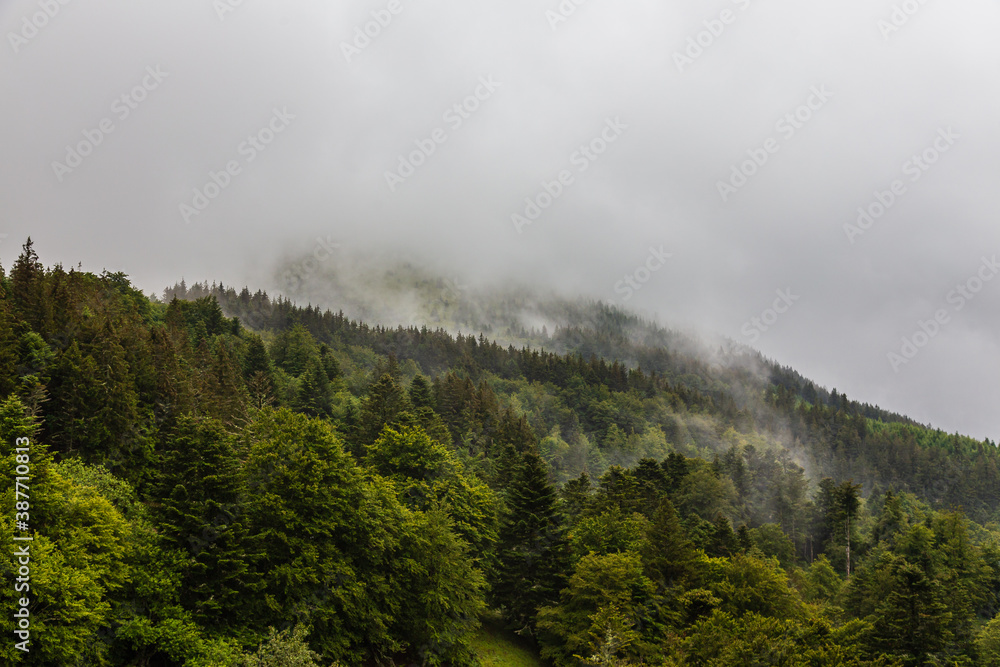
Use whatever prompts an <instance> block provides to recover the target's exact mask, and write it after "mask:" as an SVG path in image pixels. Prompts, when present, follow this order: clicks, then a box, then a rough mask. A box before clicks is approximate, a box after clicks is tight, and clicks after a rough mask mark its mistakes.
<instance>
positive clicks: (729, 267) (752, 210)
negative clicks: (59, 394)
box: [0, 0, 1000, 440]
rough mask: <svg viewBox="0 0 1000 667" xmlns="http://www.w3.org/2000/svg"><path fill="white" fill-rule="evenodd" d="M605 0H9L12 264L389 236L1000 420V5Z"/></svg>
mask: <svg viewBox="0 0 1000 667" xmlns="http://www.w3.org/2000/svg"><path fill="white" fill-rule="evenodd" d="M62 1H63V2H66V0H62ZM576 2H580V0H576V1H575V2H574V1H573V0H565V1H564V2H562V3H561V4H560V2H558V0H532V1H530V2H529V1H528V0H503V1H501V0H485V1H480V2H464V3H457V2H453V3H444V2H437V1H434V0H421V1H420V2H411V1H408V0H398V1H394V2H389V0H385V1H382V0H375V1H370V2H369V1H365V2H337V3H331V2H319V1H315V0H314V1H301V2H291V1H285V2H275V1H271V2H266V1H265V0H243V1H242V2H239V0H217V1H216V2H214V3H213V2H212V0H199V1H198V2H195V1H193V0H170V2H156V3H153V2H135V0H131V1H128V2H126V1H124V0H92V1H90V2H82V1H77V2H72V1H69V2H66V4H61V3H60V1H59V0H34V1H28V0H5V1H4V2H2V3H0V28H2V31H3V35H4V40H3V44H0V149H2V155H3V160H2V161H0V212H2V214H0V234H6V237H4V238H3V240H2V241H0V260H2V262H3V264H4V266H7V267H9V266H10V264H11V263H12V262H13V260H14V258H15V257H16V255H17V252H18V249H19V246H20V244H21V243H22V242H23V240H24V238H25V237H26V236H28V235H29V234H30V235H31V236H32V237H33V238H34V239H35V240H36V242H37V247H38V249H39V252H40V254H41V256H42V259H43V260H44V261H45V262H47V263H53V262H57V261H59V262H63V263H64V264H66V265H70V264H73V265H75V264H76V263H77V262H78V261H81V262H83V265H84V268H86V269H89V270H94V271H100V270H101V269H102V268H104V267H107V268H109V269H111V270H121V271H125V272H126V273H128V274H129V275H130V276H131V277H132V278H133V280H134V281H136V282H137V284H138V285H139V286H141V287H142V288H143V289H144V290H145V291H147V292H154V291H155V292H157V293H158V292H159V291H160V290H161V289H162V287H163V286H165V285H166V284H168V283H172V282H174V281H175V280H176V279H179V278H180V277H181V276H184V277H186V278H187V279H188V281H189V282H190V281H193V280H196V279H201V278H208V279H209V280H213V279H220V280H223V281H225V282H227V283H231V284H243V283H248V284H249V285H250V286H251V287H263V288H268V287H271V286H273V284H274V280H275V278H274V274H275V267H276V265H277V264H278V262H279V261H280V260H282V259H283V258H287V257H290V256H296V255H297V254H302V253H305V254H309V253H314V254H316V255H317V256H321V257H327V253H326V252H325V251H324V250H323V249H322V244H320V243H319V242H318V241H317V239H323V241H324V242H325V243H326V244H328V245H329V244H339V246H340V248H339V250H338V252H341V253H347V254H350V255H363V254H365V253H369V252H371V251H373V250H374V249H382V250H385V249H388V250H390V251H392V252H396V253H400V254H403V255H405V256H407V257H409V258H411V259H412V260H413V261H416V262H422V263H427V264H429V265H432V266H433V267H435V269H436V270H440V271H442V272H444V273H447V274H454V275H461V276H466V278H465V279H467V280H471V281H478V282H481V283H498V282H501V281H506V280H511V279H517V280H520V281H523V282H529V283H532V284H537V285H544V286H556V287H557V288H559V289H561V290H563V291H565V292H567V293H582V294H586V295H590V296H593V297H595V298H600V299H604V300H606V301H609V302H613V303H619V304H621V305H624V306H629V307H635V308H638V309H640V310H642V311H644V312H648V313H657V314H658V315H659V316H660V317H661V319H662V320H663V321H664V322H665V323H667V324H670V323H677V324H683V325H685V326H686V325H691V324H693V325H696V326H699V327H701V328H704V329H708V330H712V331H717V332H721V333H723V334H726V335H729V336H731V337H732V338H733V339H735V340H737V341H740V342H745V343H749V344H752V345H753V346H755V347H757V348H758V349H760V350H762V351H763V352H764V353H765V354H767V355H768V356H771V357H773V358H775V359H777V360H778V361H780V362H781V363H783V364H787V365H791V366H793V367H795V368H796V369H797V370H799V371H800V372H802V373H803V374H805V375H807V376H809V377H812V378H813V379H815V380H816V381H817V382H819V383H821V384H823V385H825V386H827V387H836V388H837V389H838V390H840V391H846V392H847V393H848V395H849V396H851V397H852V398H855V399H858V400H863V401H869V402H872V403H878V404H880V405H881V406H883V407H885V408H889V409H894V410H898V411H901V412H904V413H906V414H909V415H910V416H912V417H914V418H916V419H918V420H921V421H924V422H931V423H933V424H934V425H935V426H939V427H941V428H944V429H946V430H949V431H955V430H958V431H961V432H965V433H970V434H972V435H975V436H979V437H990V438H992V439H994V440H996V439H997V438H998V437H1000V411H998V410H997V404H998V398H1000V390H998V389H997V381H996V379H997V377H998V376H1000V349H998V344H997V336H996V332H997V330H998V324H1000V308H998V307H997V305H998V302H1000V280H984V278H987V277H988V278H990V279H992V278H993V277H994V273H995V272H996V271H997V270H1000V267H997V268H994V267H993V266H992V265H991V264H990V262H989V261H987V263H986V264H985V265H984V258H985V259H986V260H992V258H993V257H994V256H1000V228H998V226H997V224H996V221H997V213H998V209H1000V206H998V201H997V196H996V193H997V186H996V183H997V180H998V177H1000V161H998V159H997V154H998V150H1000V124H998V123H997V118H998V117H1000V93H998V87H1000V41H998V40H997V39H996V33H997V24H998V23H1000V5H998V3H996V2H995V1H993V0H964V1H961V2H943V1H940V0H929V1H927V2H924V3H922V4H921V3H919V2H917V0H907V1H906V2H903V1H902V0H840V1H839V2H820V3H804V2H801V1H798V2H796V1H793V0H737V1H736V2H733V1H731V0H713V1H711V2H676V3H669V2H653V1H651V0H615V1H614V2H612V1H611V0H586V1H584V2H581V3H580V4H579V6H577V4H576ZM237 3H238V5H239V6H236V7H233V6H231V5H235V4H237ZM908 12H909V13H908ZM376 21H381V23H383V24H385V25H384V26H383V25H379V24H378V23H376ZM893 21H895V22H893ZM366 28H367V30H368V31H369V32H370V33H371V34H374V35H375V36H374V37H367V38H365V37H360V38H359V37H358V35H359V34H360V35H362V36H363V35H364V31H365V30H366ZM699 42H700V45H699ZM345 44H347V45H349V46H348V47H345ZM456 104H457V105H459V110H455V108H454V107H455V105H456ZM435 140H436V141H435ZM421 146H422V147H423V148H422V150H423V153H421V152H420V151H421ZM431 149H433V152H432V150H431ZM583 149H586V151H584V150H583ZM413 151H418V152H417V153H416V154H412V153H413ZM425 153H429V155H425ZM411 154H412V155H411ZM401 156H402V157H403V159H405V160H406V162H407V163H408V164H404V165H402V166H401V164H400V159H401ZM411 158H412V160H411ZM914 158H916V159H914ZM412 163H416V164H417V165H418V166H413V165H412ZM410 166H413V170H412V173H411V172H410V170H409V169H410ZM227 169H228V170H229V171H228V172H227ZM734 170H735V173H734ZM741 170H742V172H743V173H740V171H741ZM387 172H393V173H395V176H392V177H387V175H386V174H387ZM212 174H214V182H213V176H212ZM748 174H749V175H748ZM560 178H561V179H562V182H561V183H560ZM720 183H724V184H727V185H720ZM545 184H547V186H548V192H547V191H546V189H545V187H546V186H545ZM196 189H197V190H198V191H199V193H200V194H196V193H195V190H196ZM894 189H895V192H893V190H894ZM201 197H204V199H201ZM526 198H527V199H531V200H533V201H534V205H541V206H545V208H544V209H542V208H541V206H540V207H539V209H538V210H537V211H536V210H534V209H533V208H532V205H530V204H529V203H528V202H526ZM880 199H881V202H880V201H879V200H880ZM182 205H184V206H187V207H189V208H182ZM859 207H861V208H862V209H867V210H869V211H870V214H871V215H872V217H871V219H870V220H868V219H862V221H861V224H860V225H859V224H858V223H857V220H858V217H859V212H858V209H859ZM199 209H201V210H199ZM515 214H516V215H520V216H523V218H519V219H516V220H512V215H515ZM536 214H537V215H536ZM531 218H534V219H531ZM845 225H855V227H854V228H851V227H847V228H845ZM667 255H669V257H667ZM326 261H334V260H326ZM650 269H653V270H650ZM977 274H978V275H977ZM626 276H630V280H631V281H632V283H633V285H634V287H630V286H629V285H628V283H627V282H626V281H625V277H626ZM959 286H961V290H959V289H958V287H959ZM636 287H637V288H638V289H636ZM963 290H964V292H963ZM779 291H782V292H783V293H784V298H782V297H780V296H779V295H778V292H779ZM626 296H628V299H627V300H625V297H626ZM326 305H329V306H332V307H336V304H326ZM774 306H777V309H779V310H782V311H784V312H782V313H780V314H779V313H777V312H776V311H775V312H768V309H770V308H772V307H774ZM935 317H937V321H936V322H935V321H934V320H935ZM753 318H763V319H762V320H761V322H760V324H761V325H762V326H758V324H757V323H755V322H754V321H753ZM766 322H771V324H766ZM921 322H924V325H923V329H922V328H921V324H920V323H921ZM765 327H766V329H767V330H766V331H765V330H764V328H765ZM925 332H926V333H925ZM931 334H933V335H931ZM904 337H906V338H907V339H908V340H909V341H911V342H912V343H913V347H912V348H910V347H909V346H908V345H904V343H903V338H904ZM914 339H915V340H914ZM890 353H894V354H896V355H899V356H898V357H897V358H894V360H890V357H889V356H888V355H889V354H890ZM907 355H908V356H907ZM904 361H905V363H904ZM894 366H895V367H894Z"/></svg>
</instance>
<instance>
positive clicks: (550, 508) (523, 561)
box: [493, 453, 568, 634]
mask: <svg viewBox="0 0 1000 667" xmlns="http://www.w3.org/2000/svg"><path fill="white" fill-rule="evenodd" d="M556 502H557V495H556V490H555V487H553V485H552V483H551V482H549V479H548V473H547V471H546V469H545V463H544V462H543V461H542V459H541V458H539V457H538V456H537V455H536V454H532V453H526V454H524V455H523V456H522V463H521V466H520V467H519V469H518V470H517V472H516V473H515V475H514V479H513V483H512V485H511V488H510V489H509V492H508V496H507V512H506V515H505V517H504V522H503V525H502V527H501V529H500V544H499V566H498V568H497V573H496V575H495V581H494V584H493V601H494V604H495V605H496V606H497V607H499V608H500V609H501V610H502V613H503V616H504V620H505V621H506V623H507V625H508V627H510V628H512V629H514V630H517V631H519V632H526V633H528V634H532V633H533V632H534V625H535V617H536V615H537V613H538V610H539V609H540V608H541V607H543V606H545V605H548V604H552V603H554V602H555V601H556V600H557V599H558V596H559V591H560V590H561V589H562V588H563V585H564V583H565V581H566V570H567V565H568V563H567V553H568V552H567V546H566V541H565V538H564V535H563V528H562V525H561V522H560V519H559V514H558V512H557V510H556Z"/></svg>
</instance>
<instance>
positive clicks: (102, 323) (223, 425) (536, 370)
mask: <svg viewBox="0 0 1000 667" xmlns="http://www.w3.org/2000/svg"><path fill="white" fill-rule="evenodd" d="M323 305H324V308H319V307H313V306H311V305H310V306H307V307H302V306H299V305H295V304H294V303H292V302H290V301H288V300H285V299H283V298H276V299H272V298H270V297H269V296H268V295H267V294H265V293H264V292H262V291H257V292H251V291H250V290H249V289H248V288H243V289H241V290H237V289H233V288H227V287H223V286H220V285H211V286H209V285H203V284H196V285H194V286H192V287H188V286H187V285H186V284H178V285H175V286H173V287H170V288H168V289H167V290H166V291H165V292H164V294H163V297H162V298H157V299H150V298H149V297H147V296H145V295H143V294H142V293H141V292H140V291H138V290H137V289H135V288H134V287H133V286H132V285H131V284H130V282H129V280H128V278H127V277H126V276H125V275H123V274H120V273H108V272H105V273H103V274H101V275H94V274H92V273H87V272H84V271H81V270H75V269H70V270H68V271H67V270H64V269H63V268H62V267H60V266H55V267H52V268H46V267H44V266H43V264H42V263H41V262H40V261H39V259H38V257H37V255H36V254H35V250H34V248H33V247H32V245H31V243H30V240H29V242H28V243H27V244H26V245H25V246H24V250H23V252H22V254H21V256H20V257H19V258H18V260H17V261H16V263H15V264H14V265H13V266H12V267H11V268H10V270H9V272H7V271H3V270H2V269H0V399H2V403H0V439H2V444H0V447H2V450H0V451H2V453H3V456H4V460H5V464H4V468H3V470H4V473H3V474H4V485H3V487H2V492H3V494H4V503H5V507H7V508H8V511H7V512H5V513H3V514H2V517H3V518H2V521H3V523H4V530H3V539H4V549H5V552H6V553H8V554H12V553H14V551H15V548H16V547H15V545H20V544H21V543H20V542H14V536H15V534H17V535H21V534H22V531H21V530H20V529H18V530H15V529H16V528H17V526H16V525H15V514H14V511H13V510H12V509H11V508H15V476H16V474H19V473H15V471H16V470H17V465H18V464H19V463H20V462H21V459H19V458H18V456H22V454H21V453H20V452H18V451H17V445H16V443H17V442H19V441H18V440H17V439H18V438H27V439H28V440H29V441H30V442H31V446H30V466H31V480H30V487H31V491H30V515H31V519H30V532H31V535H32V536H33V538H34V539H33V541H32V542H31V553H32V559H31V580H30V591H27V592H16V591H15V588H14V587H13V585H7V586H6V587H5V588H4V591H3V599H4V604H5V607H6V608H7V609H15V608H16V607H17V604H18V598H20V597H22V596H23V595H28V596H29V600H30V604H29V605H28V609H29V610H30V615H31V616H30V617H31V634H30V652H25V651H22V650H19V649H18V648H16V647H15V643H14V640H12V639H10V638H11V637H14V636H15V635H14V634H12V633H13V630H14V629H15V627H16V626H15V625H14V619H13V617H12V616H11V615H10V614H8V615H7V616H6V617H5V618H6V619H7V620H6V621H4V623H5V624H6V631H5V635H6V636H7V637H8V641H6V642H5V643H3V644H2V645H0V661H2V662H4V664H33V665H34V664H37V665H53V666H60V667H61V666H64V665H148V666H153V665H191V666H202V665H204V666H209V665H234V666H235V665H275V666H277V665H330V664H334V663H338V664H341V665H378V664H381V665H389V664H398V665H409V664H417V665H474V664H476V656H475V652H474V651H473V649H472V646H473V644H472V638H473V636H474V633H475V632H476V629H477V628H478V626H479V623H480V619H481V618H482V617H483V616H484V614H486V613H487V612H488V611H492V612H497V613H499V614H500V615H501V617H502V619H503V622H504V623H505V624H506V625H507V627H508V628H510V629H512V630H514V631H516V632H518V633H519V634H521V635H522V636H523V637H524V638H525V639H526V640H528V641H529V642H530V643H531V644H532V645H533V646H535V647H536V648H537V650H538V651H539V653H540V655H541V656H542V657H543V658H544V659H545V660H547V661H549V662H550V663H551V664H555V665H560V666H562V665H672V666H687V665H691V666H694V665H711V666H719V667H722V666H730V665H753V664H758V665H796V666H798V665H813V666H833V665H908V666H909V665H928V664H932V665H956V664H957V665H997V664H1000V621H994V620H993V619H994V616H996V614H997V612H998V611H1000V543H998V539H1000V528H998V527H997V524H996V521H997V518H998V510H1000V484H998V482H1000V471H998V467H997V464H998V460H997V450H996V447H995V446H994V444H993V443H991V442H989V441H986V442H979V441H976V440H973V439H971V438H967V437H963V436H960V435H957V434H956V435H949V434H946V433H943V432H941V431H937V430H933V429H931V428H928V427H925V426H922V425H920V424H917V423H915V422H913V421H912V420H909V419H907V418H905V417H904V416H901V415H896V414H892V413H888V412H885V411H883V410H880V409H879V408H878V407H877V406H872V405H867V404H861V403H858V402H856V401H852V400H849V399H848V398H847V397H846V396H844V395H843V394H839V393H838V392H837V391H836V390H830V391H828V390H826V389H823V388H821V387H817V386H815V385H814V384H813V383H811V382H809V381H808V380H807V379H805V378H803V377H801V376H800V375H799V374H797V373H796V372H794V371H793V370H791V369H787V368H781V367H779V366H777V365H776V364H774V363H771V362H769V361H768V360H765V359H762V358H761V357H760V356H759V355H757V354H756V353H754V352H753V351H751V350H748V349H745V348H742V347H739V346H735V345H732V344H724V345H716V344H715V343H712V344H706V343H702V342H699V341H697V340H695V339H693V338H692V337H691V336H688V335H683V334H679V333H676V332H671V331H667V330H663V329H661V328H659V327H657V326H655V325H653V324H651V323H648V322H645V321H643V320H642V319H640V318H638V317H636V316H634V315H632V314H630V313H627V312H624V311H621V310H619V309H616V308H612V307H609V306H606V305H603V304H584V303H572V304H570V303H566V304H562V305H557V306H556V305H551V304H550V305H549V306H548V308H550V312H552V311H551V309H553V308H555V309H557V310H560V314H559V317H558V318H557V319H559V321H560V323H561V325H560V326H559V327H558V328H553V330H552V331H549V330H548V329H546V330H544V331H543V330H533V329H532V328H531V327H530V326H529V327H525V326H523V325H522V324H521V323H519V322H518V321H516V320H515V319H511V318H507V319H506V320H504V318H497V319H495V320H494V321H493V322H492V323H491V324H490V325H489V326H482V327H481V328H480V330H479V331H476V333H475V334H468V333H467V334H465V335H462V334H458V333H450V332H449V331H446V330H445V329H443V328H428V327H426V326H420V327H417V326H407V327H395V328H392V327H386V326H382V325H370V324H366V323H364V322H361V321H357V320H352V319H351V318H349V317H348V316H346V315H345V314H344V313H343V312H339V311H333V310H327V309H326V308H325V307H326V306H329V307H331V308H337V306H338V304H336V303H330V304H323ZM518 307H520V306H518ZM466 331H469V329H466ZM480 331H482V333H480ZM487 334H488V335H487ZM498 341H499V342H498ZM0 563H2V565H0V567H2V568H4V572H5V576H6V578H7V580H8V582H12V581H14V579H15V577H16V576H17V569H16V568H17V567H18V565H17V561H16V560H14V559H13V558H5V559H3V560H2V561H0Z"/></svg>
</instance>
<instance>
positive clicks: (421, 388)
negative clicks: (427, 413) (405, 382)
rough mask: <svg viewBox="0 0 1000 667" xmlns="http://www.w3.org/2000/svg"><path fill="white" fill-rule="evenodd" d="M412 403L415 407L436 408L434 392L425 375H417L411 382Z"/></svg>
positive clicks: (417, 408)
mask: <svg viewBox="0 0 1000 667" xmlns="http://www.w3.org/2000/svg"><path fill="white" fill-rule="evenodd" d="M409 395H410V403H411V404H412V405H413V408H414V409H416V410H419V409H420V408H430V409H431V410H433V409H434V394H433V393H432V392H431V385H430V383H429V382H428V381H427V378H425V377H424V376H423V375H417V376H416V377H414V378H413V381H412V382H410V390H409Z"/></svg>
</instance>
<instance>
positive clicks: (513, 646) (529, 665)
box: [472, 615, 545, 667]
mask: <svg viewBox="0 0 1000 667" xmlns="http://www.w3.org/2000/svg"><path fill="white" fill-rule="evenodd" d="M472 649H473V650H474V651H475V652H476V655H477V656H478V657H479V662H480V663H481V664H482V667H543V666H544V664H545V663H544V662H542V660H541V658H539V657H538V654H537V653H536V652H535V649H534V647H532V645H531V643H530V642H528V641H525V640H524V639H522V638H520V637H518V636H517V635H515V634H514V633H513V632H510V631H508V630H504V628H503V623H502V622H501V621H500V618H499V617H498V616H496V615H487V616H484V617H483V627H481V628H480V629H479V633H478V634H477V635H476V638H475V639H473V640H472Z"/></svg>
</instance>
